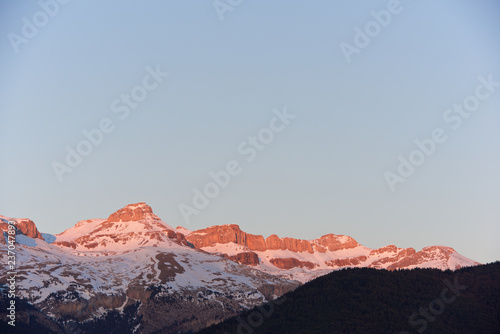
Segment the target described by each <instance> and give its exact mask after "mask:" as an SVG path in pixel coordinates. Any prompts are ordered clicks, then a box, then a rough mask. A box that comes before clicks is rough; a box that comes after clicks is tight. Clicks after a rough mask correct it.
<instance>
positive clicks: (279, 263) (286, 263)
mask: <svg viewBox="0 0 500 334" xmlns="http://www.w3.org/2000/svg"><path fill="white" fill-rule="evenodd" d="M269 262H271V263H272V264H273V265H275V266H276V267H278V268H280V269H292V268H297V267H299V268H307V269H314V268H315V267H317V266H318V265H317V264H314V263H312V262H309V261H300V260H297V259H295V258H293V257H290V258H276V259H271V260H270V261H269Z"/></svg>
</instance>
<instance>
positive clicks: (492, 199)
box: [0, 0, 500, 263]
mask: <svg viewBox="0 0 500 334" xmlns="http://www.w3.org/2000/svg"><path fill="white" fill-rule="evenodd" d="M222 2H223V3H227V1H222ZM54 3H57V4H58V5H57V6H58V7H59V8H55V7H54V5H53V4H54ZM233 3H236V1H234V2H233ZM391 3H392V1H356V2H351V1H317V2H303V1H284V0H282V1H273V2H269V1H242V2H241V4H239V5H236V6H234V8H232V11H226V12H224V13H223V14H221V15H222V16H223V17H224V20H221V19H220V18H219V15H218V13H217V11H216V9H215V8H214V5H213V2H212V1H205V2H198V1H163V2H160V1H149V2H136V1H116V0H114V1H107V2H105V3H102V2H99V1H95V0H94V1H77V0H73V1H69V2H68V3H67V4H64V5H62V4H59V3H58V2H55V0H42V1H40V3H39V2H37V1H23V2H2V4H0V33H1V36H2V37H1V41H0V73H1V77H0V78H1V79H0V92H1V94H2V95H1V99H0V156H1V157H2V163H1V164H0V214H2V215H5V216H9V217H28V218H30V219H32V220H33V221H35V223H36V224H37V226H38V228H39V230H40V231H42V232H46V233H54V234H55V233H60V232H62V231H63V230H65V229H67V228H70V227H71V226H73V225H74V224H75V223H76V222H78V221H79V220H83V219H90V218H106V217H108V216H109V215H110V214H111V213H112V212H114V211H116V210H118V209H119V208H121V207H123V206H125V205H126V204H129V203H136V202H146V203H148V204H149V205H151V207H152V208H153V210H154V212H155V213H156V214H157V215H158V216H159V217H160V218H162V220H163V221H165V222H166V223H167V224H169V225H171V226H174V227H175V226H177V225H182V226H184V227H186V228H188V229H191V230H195V229H200V228H204V227H207V226H211V225H216V224H238V225H240V227H241V228H242V229H243V230H244V231H246V232H248V233H252V234H262V235H264V237H267V236H269V235H270V234H278V235H279V236H281V237H285V236H288V237H295V238H302V239H313V238H317V237H319V236H321V235H324V234H327V233H335V234H345V235H350V236H352V237H353V238H354V239H356V240H357V241H358V242H359V243H361V244H363V245H365V246H367V247H370V248H378V247H382V246H386V245H388V244H395V245H397V246H398V247H414V248H415V249H417V250H419V249H421V248H422V247H425V246H431V245H446V246H450V247H453V248H454V249H456V250H457V251H458V252H459V253H461V254H462V255H464V256H467V257H469V258H471V259H473V260H476V261H479V262H482V263H486V262H492V261H495V260H500V242H499V240H500V238H499V237H500V227H499V226H500V224H499V223H500V206H499V203H500V201H499V200H500V173H499V171H500V114H499V112H500V110H499V109H500V86H499V85H498V84H496V83H498V82H500V61H499V60H500V38H499V37H500V21H499V20H498V17H500V15H499V14H500V4H498V2H496V1H476V2H469V1H440V2H438V3H436V2H431V1H401V2H400V5H399V6H396V7H394V6H393V5H391ZM40 4H52V5H40ZM391 6H393V7H391ZM42 7H45V8H46V10H47V11H51V16H50V15H47V14H43V12H41V11H42V10H43V8H42ZM389 9H391V10H393V11H395V12H397V13H393V14H390V15H391V17H390V21H389V19H387V17H385V19H386V21H385V22H383V25H382V24H380V23H376V20H375V18H374V15H375V16H377V15H376V14H373V13H372V11H373V12H374V13H387V12H389ZM382 10H383V11H384V12H381V11H382ZM40 13H41V14H40ZM389 13H390V12H389ZM380 15H382V14H379V20H384V16H383V15H382V16H380ZM45 19H46V20H45ZM37 20H38V21H37ZM44 20H45V21H46V22H45V21H44ZM35 21H36V22H35ZM26 22H28V23H26ZM370 22H372V23H370ZM34 23H37V24H38V25H39V27H37V26H36V25H33V26H32V27H31V28H34V29H35V30H33V29H31V30H30V27H29V26H27V25H31V24H34ZM356 27H358V28H359V29H360V30H361V31H362V32H363V33H364V34H366V30H365V29H368V30H369V29H380V31H376V30H371V31H370V30H369V31H368V34H369V35H372V37H370V36H368V35H367V36H368V37H367V38H369V39H370V41H369V43H367V44H368V45H366V46H365V45H361V44H359V43H361V42H363V41H362V37H359V36H358V37H357V38H358V39H357V40H356V41H355V36H356V34H357V33H356V31H357V30H356ZM377 27H378V28H377ZM13 36H15V37H13ZM360 39H361V40H360ZM13 41H14V42H13ZM356 42H357V44H356ZM365 42H366V41H365ZM341 43H346V44H341ZM347 44H349V45H351V46H352V47H353V48H354V47H357V46H356V45H358V47H357V50H356V52H355V53H352V54H351V55H350V62H348V61H347V59H346V57H345V55H344V53H343V51H342V48H341V45H344V47H345V45H347ZM16 51H17V52H16ZM155 71H157V72H158V71H159V72H161V73H167V72H168V76H166V75H163V74H161V73H160V74H159V75H158V74H156V75H154V76H156V77H157V79H158V81H155V80H154V78H153V77H151V74H150V73H151V72H155ZM148 75H149V77H146V76H148ZM145 77H146V79H145ZM485 81H493V83H490V84H486V86H487V87H486V86H485V84H484V82H485ZM478 86H481V87H479V88H478ZM143 87H146V88H148V87H149V89H150V90H147V89H146V88H143ZM144 92H146V94H147V96H141V95H140V94H143V93H144ZM124 94H125V95H126V94H128V95H132V96H136V97H137V98H138V99H140V100H141V101H138V100H137V101H136V102H134V101H131V102H128V103H129V107H127V102H125V100H121V99H122V97H123V96H124ZM134 94H135V95H134ZM132 98H133V97H132ZM475 102H477V103H478V104H477V105H474V103H475ZM135 103H137V104H135ZM463 103H466V104H467V103H469V108H470V109H473V111H471V112H470V113H469V112H468V111H467V110H465V109H462V111H461V113H462V115H466V116H459V115H460V113H459V112H458V111H457V112H454V113H448V112H447V110H448V109H450V108H452V109H453V108H454V104H463ZM120 108H121V109H120ZM284 108H286V110H287V112H288V113H289V114H292V115H294V116H295V118H293V119H292V118H290V119H287V120H286V122H285V123H280V122H282V121H280V120H279V119H276V120H275V117H276V113H279V112H281V113H282V112H283V110H284ZM126 110H128V111H129V113H128V114H125V113H126V112H127V111H126ZM273 110H274V111H273ZM124 116H126V117H124ZM104 119H109V120H110V122H111V123H112V127H113V130H112V131H109V133H105V134H103V137H102V140H100V141H99V143H98V145H93V144H91V145H92V146H91V150H92V151H91V152H90V153H89V154H88V155H87V156H83V157H82V161H81V163H79V164H78V165H77V166H76V167H74V168H73V167H71V169H72V171H71V172H66V173H64V174H62V175H61V177H62V182H60V181H59V179H58V177H57V175H56V173H55V172H54V167H53V165H54V162H57V163H60V164H61V165H63V164H65V165H67V162H66V161H65V159H66V156H67V154H68V151H67V147H69V148H70V149H72V150H77V147H78V145H80V149H85V144H81V143H82V141H85V140H86V137H85V135H84V133H83V131H84V130H86V131H91V130H92V129H96V128H99V126H100V122H102V120H104ZM459 122H460V123H459ZM270 123H272V124H273V126H274V128H275V129H278V128H279V131H275V132H272V133H271V134H270V130H263V129H265V128H269V127H270ZM286 123H288V124H286ZM282 124H283V126H281V125H282ZM108 126H109V124H108ZM105 128H106V127H105ZM436 128H439V129H441V130H442V131H441V138H443V137H445V138H446V139H445V140H444V141H442V142H441V143H436V144H435V145H436V146H435V149H433V150H432V151H433V152H431V153H430V154H429V155H424V158H423V160H422V163H421V164H420V165H419V166H417V167H415V170H414V172H413V173H412V175H410V176H408V177H404V182H398V183H396V184H395V185H394V191H391V189H390V186H389V184H388V182H387V181H386V177H385V175H384V174H385V173H386V172H387V171H390V172H392V173H397V170H398V165H399V164H400V160H399V157H400V156H402V157H403V158H404V159H406V160H408V159H409V158H410V156H412V157H413V158H415V159H417V160H418V158H419V157H420V158H421V157H422V156H421V155H419V153H413V152H415V151H416V150H418V146H417V144H415V141H416V140H420V141H425V139H427V138H431V137H432V133H433V131H434V129H436ZM259 133H260V134H261V138H262V140H264V141H267V144H265V145H262V142H260V144H256V145H257V146H256V147H258V148H254V149H253V150H254V152H256V154H255V157H254V159H249V158H250V156H253V155H252V153H250V151H252V149H251V147H252V145H253V144H251V139H248V137H249V136H257V138H258V134H259ZM266 136H267V137H266ZM269 136H273V138H271V139H272V140H271V139H269V138H270V137H269ZM257 140H260V139H257ZM263 147H265V148H263ZM260 149H262V150H260ZM243 152H247V153H243ZM412 154H413V155H412ZM247 160H251V161H247ZM417 160H414V161H417ZM230 161H236V162H237V163H238V166H239V168H240V172H239V173H235V174H237V175H233V176H231V179H230V181H229V183H228V185H227V186H226V187H225V188H224V189H221V190H220V191H219V194H218V195H217V196H214V198H212V199H209V203H208V205H207V206H206V207H205V208H202V209H200V210H198V211H199V212H198V214H193V215H191V216H190V219H189V222H187V221H186V220H185V219H184V218H183V216H182V214H181V211H180V209H179V205H180V204H185V205H189V206H191V207H193V208H194V205H193V203H192V201H193V196H194V191H193V189H194V188H197V189H200V190H201V191H202V190H203V188H204V187H205V185H206V184H208V183H209V182H211V181H212V179H211V176H210V175H209V173H210V172H211V171H213V172H217V171H220V170H223V169H225V168H226V166H227V164H228V163H229V162H230ZM194 209H196V208H194ZM196 210H197V209H196Z"/></svg>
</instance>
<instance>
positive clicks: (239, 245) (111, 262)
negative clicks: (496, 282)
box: [0, 203, 479, 333]
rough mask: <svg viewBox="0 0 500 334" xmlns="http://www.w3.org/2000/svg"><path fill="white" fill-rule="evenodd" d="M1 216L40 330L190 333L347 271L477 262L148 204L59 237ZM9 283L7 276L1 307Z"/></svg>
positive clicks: (436, 250) (31, 319)
mask: <svg viewBox="0 0 500 334" xmlns="http://www.w3.org/2000/svg"><path fill="white" fill-rule="evenodd" d="M0 219H1V220H0V229H1V230H3V233H4V238H0V249H1V257H2V261H3V263H7V231H8V225H9V224H8V222H9V221H14V222H15V225H16V228H17V230H16V249H15V252H16V269H15V270H16V272H17V275H16V289H17V290H16V297H17V298H18V300H19V303H18V304H19V305H21V306H20V307H21V308H20V310H19V313H18V315H17V321H18V324H19V325H20V326H21V327H23V326H24V327H25V328H26V329H30V328H36V332H40V333H41V332H44V331H45V332H80V333H86V332H96V330H98V329H99V330H102V329H103V328H105V326H104V325H103V324H105V323H108V324H109V323H113V324H114V327H113V328H115V329H116V328H124V331H125V332H131V333H189V332H191V331H195V330H200V329H203V328H205V327H207V326H210V325H212V324H215V323H218V322H221V321H222V320H224V319H227V318H229V317H232V316H235V315H237V314H240V313H241V312H242V311H245V310H248V309H252V308H253V307H255V306H259V305H262V304H263V303H265V302H270V301H273V300H276V299H277V298H278V297H280V296H282V295H284V294H285V293H287V292H290V291H292V290H295V289H296V288H297V287H299V286H301V285H303V284H305V283H307V282H309V281H311V280H313V279H315V278H317V277H319V276H323V275H326V274H328V273H330V272H332V271H337V270H339V269H343V268H362V267H367V268H374V269H386V270H389V271H393V270H400V269H413V268H436V269H441V270H446V269H451V270H457V269H460V268H463V267H469V266H476V265H479V263H478V262H476V261H473V260H471V259H468V258H466V257H464V256H462V255H460V254H458V253H457V252H456V251H455V250H454V249H452V248H450V247H446V246H429V247H425V248H423V249H422V250H420V251H416V250H415V249H413V248H398V247H396V246H395V245H388V246H385V247H382V248H379V249H370V248H368V247H365V246H362V245H361V244H359V243H358V242H357V241H356V240H354V239H353V238H352V237H350V236H345V235H335V234H327V235H323V236H321V237H319V238H317V239H314V240H303V239H294V238H287V237H284V238H282V237H279V236H277V235H275V234H273V235H271V236H268V237H267V238H264V237H263V236H261V235H252V234H249V233H245V232H244V231H242V230H241V229H240V227H239V226H238V225H218V226H211V227H207V228H205V229H201V230H196V231H190V230H188V229H186V228H184V227H180V226H179V227H177V228H173V227H171V226H169V225H168V224H166V223H165V222H163V221H162V220H161V219H160V218H159V217H158V216H156V215H155V214H154V213H153V210H152V209H151V207H150V206H148V205H147V204H145V203H136V204H130V205H127V206H125V207H124V208H122V209H119V210H118V211H116V212H114V213H112V214H111V215H110V216H109V217H108V218H106V219H89V220H83V221H80V222H78V223H77V224H76V225H74V226H73V227H71V228H69V229H67V230H65V231H64V232H62V233H60V234H57V235H50V234H45V233H40V231H39V230H38V228H37V227H36V225H35V223H34V222H33V221H32V220H30V219H26V218H12V217H7V216H0ZM7 278H8V275H7V274H6V273H3V274H2V275H1V276H0V284H1V285H0V300H1V301H2V302H5V301H6V299H7ZM22 305H24V306H22ZM110 319H111V320H110ZM2 321H4V318H3V319H2ZM103 326H104V327H103ZM112 332H113V331H112ZM122 332H123V331H122Z"/></svg>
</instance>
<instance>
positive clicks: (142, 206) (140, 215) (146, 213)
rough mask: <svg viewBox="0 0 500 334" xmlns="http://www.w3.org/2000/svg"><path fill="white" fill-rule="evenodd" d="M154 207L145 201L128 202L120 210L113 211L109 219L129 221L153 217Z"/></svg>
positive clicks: (110, 220) (109, 220)
mask: <svg viewBox="0 0 500 334" xmlns="http://www.w3.org/2000/svg"><path fill="white" fill-rule="evenodd" d="M152 214H153V209H151V207H150V206H149V205H147V204H146V203H144V202H139V203H135V204H128V205H126V206H125V207H123V208H121V209H120V210H118V211H116V212H114V213H112V214H111V215H110V216H109V217H108V219H107V221H108V222H110V223H112V222H120V221H122V222H128V221H138V220H143V219H146V218H149V217H151V215H152Z"/></svg>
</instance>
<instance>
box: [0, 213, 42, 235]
mask: <svg viewBox="0 0 500 334" xmlns="http://www.w3.org/2000/svg"><path fill="white" fill-rule="evenodd" d="M7 220H8V219H7ZM12 220H14V221H16V224H15V225H14V226H15V227H16V228H17V230H18V231H19V232H21V233H22V234H24V235H26V236H28V237H30V238H34V239H42V240H43V237H42V234H41V233H40V232H39V231H38V229H37V227H36V225H35V223H34V222H33V221H32V220H31V219H27V218H17V219H12ZM8 229H9V224H8V223H5V222H4V221H0V230H2V231H5V232H7V231H8Z"/></svg>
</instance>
